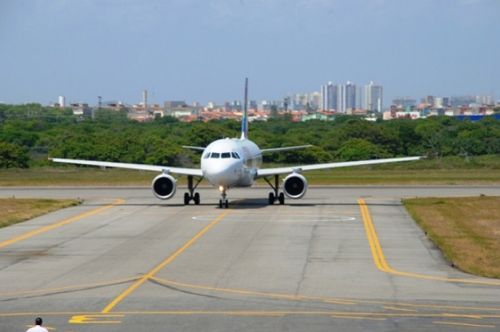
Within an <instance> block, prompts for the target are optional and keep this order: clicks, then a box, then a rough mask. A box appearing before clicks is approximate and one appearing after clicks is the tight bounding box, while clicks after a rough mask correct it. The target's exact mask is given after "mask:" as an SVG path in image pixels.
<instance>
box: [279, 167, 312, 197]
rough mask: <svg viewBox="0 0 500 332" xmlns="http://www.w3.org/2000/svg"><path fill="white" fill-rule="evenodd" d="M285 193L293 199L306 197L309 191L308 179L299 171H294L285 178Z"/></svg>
mask: <svg viewBox="0 0 500 332" xmlns="http://www.w3.org/2000/svg"><path fill="white" fill-rule="evenodd" d="M283 191H284V192H285V195H286V196H287V197H289V198H291V199H299V198H302V197H304V195H305V194H306V191H307V180H306V178H305V177H304V176H303V175H302V174H299V173H292V174H290V175H288V176H287V177H286V178H285V182H284V183H283Z"/></svg>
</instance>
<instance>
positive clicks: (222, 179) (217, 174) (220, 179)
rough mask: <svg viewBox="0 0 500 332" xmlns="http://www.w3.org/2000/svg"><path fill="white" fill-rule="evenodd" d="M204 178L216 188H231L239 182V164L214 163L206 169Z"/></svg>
mask: <svg viewBox="0 0 500 332" xmlns="http://www.w3.org/2000/svg"><path fill="white" fill-rule="evenodd" d="M204 177H205V178H206V179H207V180H208V181H209V182H210V183H211V184H213V185H214V186H224V187H231V186H233V185H234V184H235V183H236V182H237V181H238V174H237V164H234V163H212V164H211V165H209V166H208V167H206V168H205V169H204Z"/></svg>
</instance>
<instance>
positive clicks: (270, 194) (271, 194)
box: [269, 193, 275, 205]
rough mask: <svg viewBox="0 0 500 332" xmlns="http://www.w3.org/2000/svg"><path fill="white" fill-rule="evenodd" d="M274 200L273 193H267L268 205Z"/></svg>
mask: <svg viewBox="0 0 500 332" xmlns="http://www.w3.org/2000/svg"><path fill="white" fill-rule="evenodd" d="M274 200H275V197H274V193H269V205H273V204H274Z"/></svg>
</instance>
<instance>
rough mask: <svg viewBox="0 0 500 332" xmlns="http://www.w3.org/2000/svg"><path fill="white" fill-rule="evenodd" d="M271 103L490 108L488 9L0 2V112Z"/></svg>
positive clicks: (496, 55)
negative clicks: (460, 101)
mask: <svg viewBox="0 0 500 332" xmlns="http://www.w3.org/2000/svg"><path fill="white" fill-rule="evenodd" d="M245 76H248V77H249V79H250V96H251V99H257V100H260V99H281V98H282V97H283V96H284V95H285V94H287V93H292V92H310V91H318V90H319V87H320V85H321V84H324V83H326V82H327V81H333V82H336V83H342V82H345V81H347V80H350V81H353V82H355V83H356V84H358V85H362V84H366V83H368V82H369V81H370V80H373V81H376V82H378V83H380V84H382V85H384V89H385V98H386V104H388V101H390V100H392V98H393V97H395V96H413V97H421V96H423V95H426V94H434V95H438V96H439V95H444V96H449V95H462V94H493V95H494V96H495V98H496V99H500V1H498V0H416V1H410V0H349V1H347V0H162V1H160V0H142V1H141V0H137V1H136V0H1V1H0V101H3V102H7V103H23V102H28V101H36V102H41V103H44V104H45V103H49V102H51V101H52V102H54V101H57V96H59V95H64V96H66V98H67V100H68V101H86V102H88V103H90V104H95V103H96V102H97V96H98V95H100V96H103V99H104V100H122V101H124V102H127V103H135V102H138V101H140V99H141V91H142V90H143V89H148V90H149V91H150V100H151V101H152V102H158V103H161V102H163V101H164V100H186V101H199V102H202V103H205V102H208V101H216V102H222V101H225V100H235V99H241V98H242V93H243V81H244V77H245Z"/></svg>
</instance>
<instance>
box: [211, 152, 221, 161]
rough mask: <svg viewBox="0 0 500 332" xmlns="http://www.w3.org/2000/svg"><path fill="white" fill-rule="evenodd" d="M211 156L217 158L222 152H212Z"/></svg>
mask: <svg viewBox="0 0 500 332" xmlns="http://www.w3.org/2000/svg"><path fill="white" fill-rule="evenodd" d="M210 157H211V158H212V159H217V158H219V157H220V153H219V152H212V154H211V155H210Z"/></svg>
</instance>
